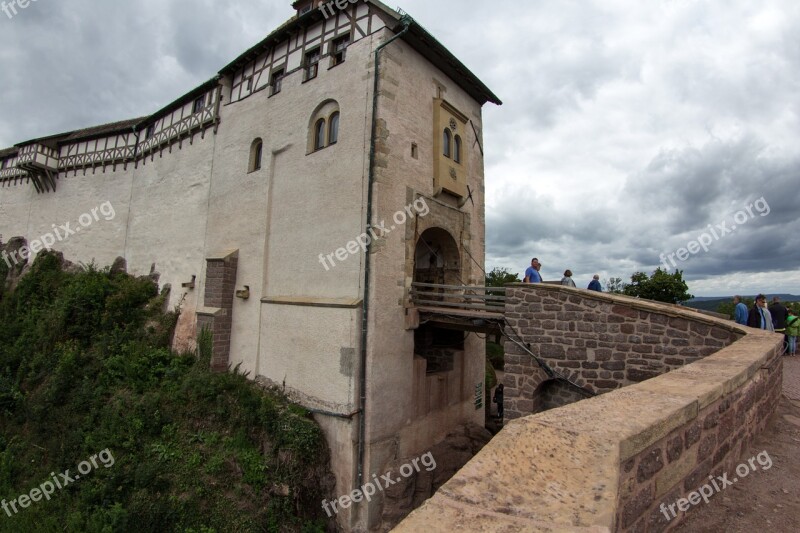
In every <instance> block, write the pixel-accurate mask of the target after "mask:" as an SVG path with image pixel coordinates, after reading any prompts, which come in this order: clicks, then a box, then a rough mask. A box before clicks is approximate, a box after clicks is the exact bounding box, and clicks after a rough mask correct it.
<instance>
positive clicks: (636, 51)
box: [0, 0, 800, 294]
mask: <svg viewBox="0 0 800 533" xmlns="http://www.w3.org/2000/svg"><path fill="white" fill-rule="evenodd" d="M290 3H291V2H290V1H289V0H285V1H284V0H281V1H278V0H269V1H267V0H241V1H239V2H236V3H233V4H231V3H228V4H226V3H220V2H212V1H211V0H192V1H189V0H170V1H157V0H141V1H139V2H123V1H122V0H113V1H108V2H97V1H92V2H90V1H88V0H63V1H55V0H40V1H39V2H36V3H35V4H31V5H30V7H28V8H27V9H25V10H23V11H21V12H20V13H19V14H18V15H17V16H16V17H14V18H13V19H12V20H8V19H6V17H5V16H4V15H2V14H0V72H2V77H3V81H4V83H3V104H4V105H3V111H2V113H1V114H0V145H2V146H9V145H11V144H14V143H18V142H21V141H24V140H27V139H29V138H33V137H37V136H43V135H49V134H53V133H58V132H61V131H69V130H72V129H78V128H82V127H86V126H90V125H96V124H101V123H105V122H110V121H115V120H120V119H125V118H131V117H135V116H141V115H146V114H149V113H152V112H153V111H155V110H157V109H159V108H160V107H162V106H163V105H164V104H166V103H168V102H170V101H172V100H173V99H174V98H175V97H177V96H179V95H181V94H183V93H185V92H187V91H188V90H190V89H192V88H193V87H195V86H197V85H199V84H200V83H202V82H203V81H205V80H207V79H208V78H210V77H211V76H213V75H214V74H215V73H216V72H217V71H218V70H219V69H220V68H221V67H222V66H224V65H225V64H227V63H228V62H229V61H230V60H232V59H233V58H235V57H236V56H237V55H238V54H239V53H241V52H242V51H244V50H246V49H247V48H249V47H250V46H252V45H253V44H255V43H256V42H258V41H259V40H261V39H262V38H263V37H264V36H265V35H266V34H267V33H268V32H269V31H271V30H272V29H274V28H275V27H277V26H278V25H279V24H280V23H282V22H283V21H284V20H286V19H287V18H289V17H290V16H291V14H292V11H291V7H290ZM401 7H402V8H403V9H405V10H406V11H407V12H409V13H410V14H411V15H412V16H414V17H415V18H416V19H417V20H418V21H419V22H420V23H422V24H423V25H424V26H425V27H426V28H427V29H428V30H429V31H431V32H432V33H433V34H434V35H435V36H436V37H437V38H438V39H439V40H440V41H441V42H442V43H443V44H444V45H445V46H447V47H448V48H449V49H450V50H451V51H452V52H453V53H454V54H455V55H456V56H457V57H459V58H460V59H462V61H463V62H464V63H465V64H466V65H467V66H468V67H469V68H470V70H472V71H473V72H474V73H475V74H476V75H478V76H479V77H480V78H481V79H483V81H484V82H486V84H487V85H488V86H489V87H491V88H492V89H493V90H494V91H495V92H496V93H497V94H498V95H499V96H500V98H501V99H502V100H503V101H504V102H505V105H504V106H502V107H499V108H498V107H494V106H491V105H489V106H487V107H486V108H485V110H484V123H485V124H484V139H485V143H484V144H485V150H486V161H485V166H486V169H485V174H486V186H487V210H486V220H487V229H486V236H487V269H489V268H492V267H495V266H502V267H508V268H511V269H512V270H514V271H517V272H522V271H523V270H524V268H525V267H526V266H527V264H528V263H529V261H530V258H531V257H532V256H533V255H537V256H538V257H540V259H542V261H543V263H544V265H545V266H544V273H545V277H547V278H557V277H560V276H561V273H562V272H563V270H564V269H565V268H570V269H572V270H573V271H574V272H575V273H576V280H577V281H578V282H579V285H581V284H583V285H585V284H586V283H588V281H589V278H590V277H591V274H593V273H595V272H598V273H600V274H601V276H602V277H603V278H604V279H605V278H607V277H609V276H620V277H627V276H629V275H630V274H631V273H632V272H633V271H634V270H646V271H650V270H652V269H654V268H655V267H656V266H657V265H658V263H659V261H660V259H659V255H660V254H661V253H670V252H674V251H675V250H677V249H678V248H680V247H682V246H686V245H687V243H688V242H689V241H690V240H691V239H695V238H697V236H698V235H699V234H701V233H702V232H703V231H706V230H707V227H708V225H709V224H712V225H714V224H718V223H720V222H722V221H725V220H730V219H731V218H732V216H733V215H734V214H735V213H736V212H737V211H738V210H740V209H741V208H742V207H743V206H745V205H747V204H749V203H751V202H753V201H754V200H755V199H757V198H760V197H764V198H765V199H766V201H767V202H768V203H769V206H770V208H771V212H770V214H769V215H768V216H766V217H760V216H758V217H756V218H754V219H752V220H750V221H748V222H747V223H746V224H743V225H742V226H741V227H738V228H737V230H736V231H735V232H733V233H731V234H729V235H726V236H725V237H723V238H721V239H719V240H718V241H715V242H714V243H713V244H712V245H711V246H709V251H708V252H701V253H698V254H694V255H692V256H691V257H690V258H689V259H688V260H687V261H684V262H681V263H680V265H679V268H681V269H683V270H684V272H685V276H686V278H687V279H689V280H691V283H690V288H691V291H692V292H694V293H695V294H704V293H709V292H713V293H718V292H719V291H722V292H754V291H756V290H763V291H767V292H791V291H794V292H800V268H799V266H800V232H798V231H796V228H797V227H798V222H800V220H798V219H799V218H800V216H799V215H798V213H800V212H799V211H798V202H799V201H800V148H798V146H800V144H799V143H798V132H800V99H798V98H797V94H798V92H800V75H799V73H800V47H799V46H798V45H797V37H796V36H797V34H798V31H799V30H800V10H798V8H797V7H796V6H795V3H793V2H791V1H790V0H764V1H763V2H759V3H758V4H757V5H755V4H753V3H752V2H750V1H748V0H731V1H730V2H724V3H719V2H710V1H708V0H662V1H656V2H646V3H639V4H637V3H631V2H613V1H612V2H608V1H607V0H604V1H600V0H569V1H566V2H559V3H553V2H545V1H544V0H535V1H525V2H523V1H522V0H512V1H508V2H504V3H502V4H497V5H496V4H491V3H487V2H485V1H484V0H466V1H456V0H439V1H437V2H430V1H429V0H424V1H423V0H408V1H404V2H402V3H401ZM455 14H457V15H455Z"/></svg>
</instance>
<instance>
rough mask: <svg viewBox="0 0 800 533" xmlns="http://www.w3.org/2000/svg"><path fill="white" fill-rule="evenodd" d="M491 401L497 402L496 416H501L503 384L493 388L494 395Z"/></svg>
mask: <svg viewBox="0 0 800 533" xmlns="http://www.w3.org/2000/svg"><path fill="white" fill-rule="evenodd" d="M492 401H493V402H494V403H496V404H497V418H503V384H502V383H501V384H500V385H498V386H497V388H496V389H495V390H494V397H493V398H492Z"/></svg>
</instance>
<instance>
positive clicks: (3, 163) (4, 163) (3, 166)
mask: <svg viewBox="0 0 800 533" xmlns="http://www.w3.org/2000/svg"><path fill="white" fill-rule="evenodd" d="M7 164H8V159H3V161H2V162H1V163H0V170H2V169H4V168H6V165H7Z"/></svg>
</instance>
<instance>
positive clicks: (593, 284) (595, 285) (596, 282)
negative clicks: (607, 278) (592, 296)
mask: <svg viewBox="0 0 800 533" xmlns="http://www.w3.org/2000/svg"><path fill="white" fill-rule="evenodd" d="M587 288H588V289H589V290H590V291H597V292H603V286H602V285H600V276H598V275H597V274H595V275H594V278H592V281H590V282H589V287H587Z"/></svg>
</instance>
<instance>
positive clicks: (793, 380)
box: [783, 355, 800, 401]
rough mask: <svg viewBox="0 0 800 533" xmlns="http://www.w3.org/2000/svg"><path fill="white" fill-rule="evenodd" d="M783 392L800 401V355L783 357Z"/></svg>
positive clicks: (788, 396)
mask: <svg viewBox="0 0 800 533" xmlns="http://www.w3.org/2000/svg"><path fill="white" fill-rule="evenodd" d="M783 393H784V394H785V395H786V397H787V398H789V399H790V400H797V401H800V355H797V356H795V357H784V358H783Z"/></svg>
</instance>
